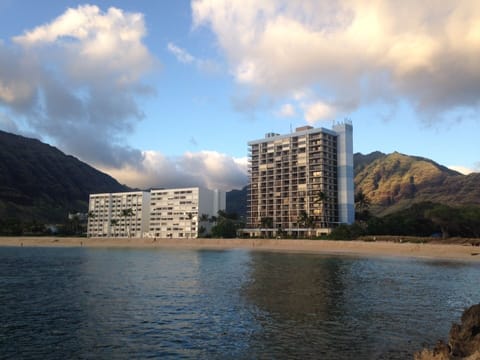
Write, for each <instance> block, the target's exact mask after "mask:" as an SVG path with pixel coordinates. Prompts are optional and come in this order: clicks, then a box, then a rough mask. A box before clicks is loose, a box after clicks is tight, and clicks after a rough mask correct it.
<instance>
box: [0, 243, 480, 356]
mask: <svg viewBox="0 0 480 360" xmlns="http://www.w3.org/2000/svg"><path fill="white" fill-rule="evenodd" d="M478 302H480V265H478V264H470V263H460V262H446V261H422V260H412V259H387V258H354V257H333V256H322V255H312V254H288V253H273V252H255V251H252V252H250V251H245V250H226V251H210V250H209V251H196V250H152V249H148V250H142V249H88V248H0V317H1V321H0V358H2V359H31V358H33V359H144V358H174V359H176V358H185V359H237V358H239V359H264V358H271V359H273V358H292V359H305V358H317V359H408V358H411V357H412V354H413V352H414V351H416V350H418V349H420V348H422V347H423V346H424V345H433V344H434V343H435V342H436V341H437V340H438V339H441V338H446V337H447V335H448V331H449V329H450V325H451V323H452V321H458V320H459V317H460V315H461V312H462V310H463V309H464V308H465V307H467V306H469V305H472V304H474V303H478Z"/></svg>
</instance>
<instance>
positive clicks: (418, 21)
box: [0, 0, 480, 191]
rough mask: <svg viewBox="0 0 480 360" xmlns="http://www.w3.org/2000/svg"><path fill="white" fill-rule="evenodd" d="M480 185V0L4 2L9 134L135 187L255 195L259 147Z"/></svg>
mask: <svg viewBox="0 0 480 360" xmlns="http://www.w3.org/2000/svg"><path fill="white" fill-rule="evenodd" d="M345 119H348V120H350V121H352V123H353V128H354V141H353V142H354V144H353V145H354V152H360V153H363V154H368V153H370V152H372V151H381V152H384V153H392V152H394V151H398V152H400V153H404V154H407V155H415V156H421V157H426V158H429V159H432V160H434V161H436V162H437V163H439V164H441V165H444V166H448V167H450V168H453V169H456V170H458V171H461V172H462V173H465V174H466V173H470V172H479V171H480V2H479V1H478V0H443V1H438V0H425V1H420V2H419V1H417V0H404V1H397V0H374V1H371V0H338V1H332V0H328V1H322V0H298V1H289V0H262V1H255V0H241V1H236V0H225V1H222V0H194V1H191V2H189V1H184V0H178V1H152V0H136V1H126V0H125V1H95V2H93V1H92V2H89V3H85V2H78V1H66V0H65V1H64V0H43V1H38V0H0V130H4V131H8V132H12V133H16V134H20V135H24V136H28V137H34V138H37V139H40V140H41V141H43V142H46V143H49V144H51V145H53V146H56V147H57V148H59V149H60V150H61V151H63V152H64V153H66V154H69V155H73V156H75V157H77V158H79V159H80V160H82V161H84V162H86V163H88V164H90V165H92V166H94V167H95V168H97V169H99V170H101V171H103V172H106V173H108V174H110V175H112V176H113V177H115V178H116V179H117V180H118V181H119V182H121V183H123V184H126V185H128V186H131V187H135V188H141V189H147V188H151V187H156V188H158V187H183V186H204V187H207V188H210V189H217V188H218V189H222V190H227V191H228V190H231V189H240V188H242V187H243V186H245V185H246V184H247V183H248V169H247V166H248V141H251V140H257V139H261V138H263V137H264V135H265V134H266V133H269V132H275V133H280V134H287V133H289V132H290V131H291V130H292V129H293V130H294V129H295V128H296V127H299V126H304V125H311V126H314V127H324V128H327V129H330V128H331V127H332V125H333V124H334V123H335V122H337V123H338V122H342V121H344V120H345Z"/></svg>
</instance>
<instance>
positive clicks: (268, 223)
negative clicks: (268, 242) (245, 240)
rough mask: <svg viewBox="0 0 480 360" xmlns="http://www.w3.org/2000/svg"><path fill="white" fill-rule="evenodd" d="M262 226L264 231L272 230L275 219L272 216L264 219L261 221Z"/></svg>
mask: <svg viewBox="0 0 480 360" xmlns="http://www.w3.org/2000/svg"><path fill="white" fill-rule="evenodd" d="M260 224H261V226H262V228H264V229H271V228H273V218H271V217H270V216H266V217H262V218H261V219H260Z"/></svg>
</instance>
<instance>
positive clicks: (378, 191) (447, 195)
mask: <svg viewBox="0 0 480 360" xmlns="http://www.w3.org/2000/svg"><path fill="white" fill-rule="evenodd" d="M372 154H373V155H372ZM372 154H369V155H362V154H355V156H354V164H355V165H354V167H355V192H356V193H357V192H359V191H362V192H363V193H364V194H365V195H366V196H367V197H368V199H370V202H371V211H372V212H373V213H374V214H376V215H386V214H389V213H392V212H395V211H398V210H402V209H405V208H408V207H409V206H411V205H412V204H415V203H420V202H425V201H430V202H434V203H441V204H446V205H451V206H458V205H479V204H480V174H479V173H473V174H470V175H462V174H460V173H459V172H456V171H454V170H451V169H448V168H446V167H445V166H442V165H439V164H437V163H435V162H434V161H432V160H430V159H426V158H422V157H417V156H409V155H404V154H400V153H398V152H394V153H392V154H388V155H385V154H381V153H380V154H381V155H380V154H378V153H372ZM368 157H370V161H367V160H366V159H367V158H368Z"/></svg>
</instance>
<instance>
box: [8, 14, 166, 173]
mask: <svg viewBox="0 0 480 360" xmlns="http://www.w3.org/2000/svg"><path fill="white" fill-rule="evenodd" d="M145 35H146V29H145V24H144V18H143V15H142V14H139V13H129V12H124V11H123V10H121V9H117V8H109V9H108V10H107V11H106V12H103V11H101V10H100V8H98V7H97V6H90V5H85V6H79V7H77V8H71V9H68V10H66V11H65V13H64V14H62V15H60V16H59V17H57V18H56V19H54V20H53V21H52V22H50V23H48V24H44V25H41V26H38V27H36V28H34V29H32V30H29V31H26V32H25V33H24V34H22V35H19V36H16V37H14V38H13V44H12V45H5V44H1V43H0V105H3V107H4V109H5V110H6V111H5V113H8V112H9V111H11V112H14V113H15V117H13V116H12V118H15V119H21V120H22V121H25V123H26V124H27V125H28V127H29V128H31V129H32V130H33V131H35V132H36V133H38V134H41V135H43V136H47V137H49V138H50V139H52V140H53V141H54V142H55V143H56V144H57V145H58V146H60V147H61V148H62V150H63V151H66V152H67V153H70V154H74V155H75V156H78V157H79V158H81V159H82V160H84V161H87V162H89V163H90V164H92V165H95V166H100V165H102V166H111V167H112V166H113V167H116V166H123V165H124V164H126V163H130V164H136V163H140V162H141V161H142V159H143V156H142V153H141V151H140V150H138V149H132V148H130V147H128V146H127V145H126V144H125V136H126V135H127V134H128V133H130V132H131V131H132V129H133V128H134V126H135V123H136V122H137V121H141V120H142V118H143V117H144V114H143V112H142V110H141V109H140V108H139V106H138V104H137V101H138V99H139V98H140V97H143V96H149V95H151V94H153V90H152V89H151V88H149V87H148V86H146V85H145V84H144V82H143V79H144V77H145V76H146V75H147V74H149V73H151V72H152V71H153V70H154V69H155V68H156V66H157V60H156V59H155V58H154V57H153V56H152V54H150V52H149V51H148V49H147V48H146V47H145V45H144V44H143V42H142V39H143V37H144V36H145ZM92 134H94V136H92ZM132 166H135V165H132Z"/></svg>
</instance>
